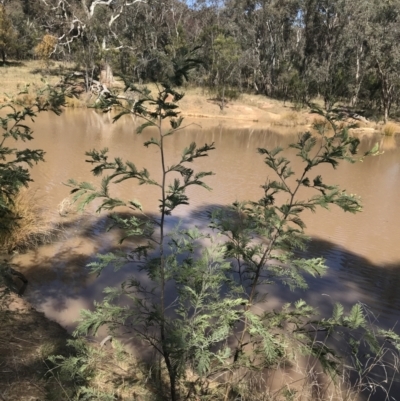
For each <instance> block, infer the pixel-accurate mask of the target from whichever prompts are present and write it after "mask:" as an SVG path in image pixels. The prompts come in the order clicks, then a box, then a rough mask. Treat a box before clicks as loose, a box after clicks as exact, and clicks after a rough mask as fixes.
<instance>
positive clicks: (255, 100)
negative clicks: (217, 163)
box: [0, 61, 400, 136]
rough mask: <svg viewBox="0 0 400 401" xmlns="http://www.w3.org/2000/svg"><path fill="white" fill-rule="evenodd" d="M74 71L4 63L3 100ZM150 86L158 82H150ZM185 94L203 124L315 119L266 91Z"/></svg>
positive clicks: (282, 124)
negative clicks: (222, 97) (228, 95)
mask: <svg viewBox="0 0 400 401" xmlns="http://www.w3.org/2000/svg"><path fill="white" fill-rule="evenodd" d="M71 71H74V66H73V65H72V64H69V63H64V62H53V63H52V64H51V65H50V66H49V67H46V66H45V65H44V64H43V62H41V61H24V62H10V63H8V64H7V65H6V66H3V67H0V82H1V91H0V103H1V102H5V101H6V100H7V99H8V98H9V97H11V96H15V95H17V94H18V93H19V92H21V91H23V90H24V89H25V88H26V87H27V86H30V87H41V86H42V85H43V83H44V82H47V83H50V84H56V83H57V82H59V81H60V78H61V77H62V76H63V74H66V73H68V72H71ZM148 86H149V88H150V89H155V86H154V85H152V84H150V85H148ZM122 87H123V84H122V82H121V80H120V79H119V78H118V77H117V78H116V80H115V83H114V85H112V86H111V89H121V88H122ZM182 90H183V91H184V92H185V97H184V98H183V99H182V100H181V102H180V108H181V112H182V115H183V116H184V117H187V118H191V119H201V120H202V125H203V126H207V125H215V123H216V122H217V123H222V124H224V125H225V126H227V127H229V126H232V127H235V128H237V127H250V126H251V127H253V126H254V127H257V128H262V127H263V126H269V127H272V128H273V127H276V128H277V129H279V130H280V131H281V130H288V132H292V130H290V129H291V128H294V127H298V128H300V129H301V130H307V129H309V128H310V126H311V125H312V123H313V122H314V121H315V115H313V114H311V113H310V112H309V110H308V109H298V108H297V107H295V105H294V104H292V103H290V102H285V103H284V102H282V101H279V100H276V99H271V98H267V97H266V96H263V95H255V94H248V93H244V94H240V95H239V96H238V97H237V99H235V100H230V101H227V103H226V105H225V107H223V108H221V102H220V101H219V100H218V99H216V98H215V95H213V94H211V93H210V92H209V91H208V90H207V89H205V88H193V87H190V86H186V87H184V88H182ZM95 99H96V98H95V96H94V95H93V96H90V95H87V94H84V95H82V96H81V98H79V99H75V98H73V99H67V105H68V107H73V108H80V107H86V106H87V105H88V104H91V103H93V102H94V101H95ZM21 100H22V101H24V102H26V103H28V104H29V102H30V101H31V100H33V95H30V94H29V93H27V94H23V95H21ZM349 123H357V125H358V128H357V130H356V131H355V132H356V133H359V134H362V135H365V134H368V133H369V134H370V133H374V132H380V133H381V134H382V135H387V136H393V135H396V134H397V133H400V124H398V123H395V122H390V123H388V124H386V125H383V124H382V123H376V122H372V121H371V122H366V121H357V120H352V119H350V120H349Z"/></svg>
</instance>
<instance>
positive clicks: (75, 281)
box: [14, 204, 400, 399]
mask: <svg viewBox="0 0 400 401" xmlns="http://www.w3.org/2000/svg"><path fill="white" fill-rule="evenodd" d="M219 207H221V206H220V205H216V204H215V205H207V206H204V207H203V206H198V207H197V208H194V210H192V211H191V212H190V213H188V214H186V215H181V216H179V217H169V218H168V220H167V227H168V229H169V230H170V229H172V228H173V227H174V226H176V225H177V224H178V223H179V225H180V228H182V229H185V228H191V227H193V226H197V227H198V228H199V229H200V230H206V231H207V232H209V233H211V230H210V229H209V228H208V215H209V212H210V211H211V210H212V209H214V208H219ZM127 216H128V215H125V217H127ZM109 225H110V219H109V218H108V217H107V216H100V217H99V216H90V215H75V216H73V217H72V218H70V219H69V220H68V221H66V222H65V223H64V228H65V233H66V234H65V239H64V240H59V241H58V242H56V243H54V244H51V245H48V246H47V245H45V246H43V247H41V248H40V249H38V250H36V251H33V252H28V253H27V254H25V255H20V256H17V258H16V261H15V262H14V263H17V264H18V263H19V261H20V262H21V264H20V267H21V272H23V274H24V275H25V276H26V277H27V278H28V280H29V286H28V289H27V291H26V297H27V299H28V300H29V301H30V302H31V303H32V304H33V305H34V306H35V307H37V308H38V309H39V310H43V311H44V312H45V313H46V315H47V316H48V317H49V318H51V319H54V320H56V321H58V322H59V323H60V324H62V325H63V326H64V327H66V328H67V329H68V330H70V331H71V330H73V328H74V327H75V325H76V321H77V319H78V318H79V311H80V310H81V309H82V308H86V309H92V308H93V302H94V301H99V300H101V298H102V291H103V289H104V288H105V287H113V286H119V284H120V283H121V282H122V281H123V280H126V279H127V278H128V277H130V276H134V277H135V278H136V279H139V280H141V281H142V282H143V283H144V284H145V285H146V284H147V285H151V282H150V280H149V278H148V277H147V275H146V274H145V272H143V271H140V269H138V268H137V266H135V265H134V264H133V263H127V264H126V265H124V266H123V268H122V269H121V270H119V271H118V272H116V273H114V271H113V268H112V267H108V268H106V269H105V271H104V272H103V273H102V274H101V275H100V276H99V277H98V278H96V277H95V276H93V275H91V274H90V273H89V269H88V267H87V264H88V263H90V262H93V261H94V260H95V259H96V256H95V255H96V254H97V253H103V254H104V253H107V252H119V251H126V250H128V249H129V247H130V246H133V245H134V242H129V241H127V242H126V243H123V244H122V245H120V244H118V240H119V238H120V237H121V232H118V230H111V231H109V232H106V231H107V228H108V227H109ZM304 256H306V257H317V256H318V257H323V258H325V260H326V264H327V265H328V267H329V270H328V272H327V274H326V275H325V276H323V277H321V278H312V277H308V278H307V281H308V284H309V290H307V291H303V290H296V291H293V292H292V291H290V290H289V288H287V287H284V286H282V285H280V284H276V285H271V286H269V288H268V289H266V291H267V292H268V299H267V302H266V303H265V304H263V305H262V308H265V309H269V308H279V306H280V305H282V304H283V303H287V302H294V301H296V300H298V299H304V300H305V301H306V302H307V303H309V304H310V305H312V306H314V307H317V308H318V310H319V312H320V313H321V315H322V316H324V317H328V316H330V314H331V312H332V308H333V305H334V304H335V303H336V302H340V303H341V304H342V305H343V306H344V308H345V310H347V311H348V310H350V308H351V306H352V305H354V304H355V303H356V302H362V303H363V304H365V305H367V306H368V308H369V309H370V311H371V316H372V320H374V323H376V324H377V325H379V326H380V327H382V328H385V329H390V328H394V329H395V331H396V332H398V331H399V330H398V329H397V326H396V324H397V322H398V320H399V319H400V291H398V288H399V285H400V260H399V261H398V262H396V263H392V264H390V265H377V264H374V263H371V262H370V261H369V260H368V259H366V258H364V257H362V256H360V255H357V254H356V253H354V252H351V251H348V250H347V249H346V248H345V247H343V246H339V245H338V244H335V243H333V242H330V241H327V240H324V239H320V238H312V240H311V241H310V244H309V247H308V251H307V252H306V254H305V255H304ZM173 299H174V289H173V288H172V287H170V288H169V289H168V301H169V302H172V301H173ZM393 391H395V394H400V386H398V383H397V382H396V383H395V386H394V388H393ZM377 399H378V398H377Z"/></svg>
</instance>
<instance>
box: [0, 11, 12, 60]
mask: <svg viewBox="0 0 400 401" xmlns="http://www.w3.org/2000/svg"><path fill="white" fill-rule="evenodd" d="M15 39H16V32H15V31H14V28H13V26H12V21H11V19H10V17H9V16H8V14H7V12H6V9H5V7H4V5H2V4H0V54H1V58H2V60H3V65H4V66H5V64H6V55H7V53H8V52H9V51H10V50H12V48H13V46H14V43H15Z"/></svg>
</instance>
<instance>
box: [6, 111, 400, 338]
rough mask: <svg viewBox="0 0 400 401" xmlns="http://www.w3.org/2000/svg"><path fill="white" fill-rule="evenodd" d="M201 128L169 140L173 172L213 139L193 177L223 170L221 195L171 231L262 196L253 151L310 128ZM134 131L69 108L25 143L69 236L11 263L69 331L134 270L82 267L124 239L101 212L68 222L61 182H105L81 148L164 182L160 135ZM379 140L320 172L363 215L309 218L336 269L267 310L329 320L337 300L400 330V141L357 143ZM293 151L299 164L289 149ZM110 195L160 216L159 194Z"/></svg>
mask: <svg viewBox="0 0 400 401" xmlns="http://www.w3.org/2000/svg"><path fill="white" fill-rule="evenodd" d="M194 122H195V123H196V124H201V125H203V126H204V127H203V128H200V127H199V126H198V125H193V126H191V127H190V128H188V129H185V130H183V131H181V132H180V133H178V134H176V135H175V136H173V137H170V138H169V139H168V141H167V145H166V146H167V164H172V161H173V160H176V159H177V158H178V157H179V155H180V154H181V151H182V149H183V148H184V147H186V146H188V144H189V143H190V142H192V141H195V142H196V143H197V144H198V145H203V144H204V143H210V142H215V147H216V150H215V151H213V152H211V153H210V156H209V157H207V158H202V159H200V160H199V161H198V162H196V163H195V164H194V167H195V169H196V170H197V171H199V170H211V171H213V172H214V173H215V175H214V176H212V177H208V179H207V183H208V184H209V185H210V186H211V187H212V188H213V190H212V192H208V191H206V190H205V189H202V188H194V189H191V190H190V191H189V196H190V199H191V203H190V206H188V207H180V208H179V209H178V211H177V214H176V216H175V217H174V218H173V219H172V220H171V221H170V223H169V224H170V225H171V226H172V225H173V224H174V223H176V222H177V221H181V224H182V225H183V226H185V225H187V226H191V225H199V226H203V227H205V226H206V225H207V219H206V215H207V211H208V210H210V208H212V207H215V206H224V205H227V204H230V203H232V202H233V201H235V200H245V199H252V200H256V199H258V198H260V197H261V196H262V192H261V189H260V185H262V184H263V183H264V182H265V180H266V178H267V177H268V175H269V174H271V173H270V172H269V171H268V168H267V167H266V166H265V165H264V163H263V158H262V157H261V156H259V155H258V154H257V153H256V148H257V147H266V148H272V147H276V146H281V147H285V146H287V145H288V144H289V143H291V142H293V141H294V140H295V139H296V135H297V133H298V132H300V131H302V129H301V127H300V128H290V129H289V128H288V129H285V132H284V131H282V132H279V131H277V127H260V126H257V125H254V126H253V127H247V128H246V127H242V128H240V127H238V128H235V129H229V128H226V127H225V125H224V124H223V123H220V124H218V123H217V122H214V121H203V122H202V121H194ZM136 124H137V121H135V120H134V119H132V118H130V117H127V118H125V119H122V120H121V121H119V122H118V123H116V124H112V123H111V120H110V116H109V115H108V114H98V113H96V112H95V111H92V110H90V111H87V110H84V111H80V110H77V111H70V110H67V111H66V112H65V113H64V114H63V115H62V116H61V117H57V116H54V115H51V114H46V115H43V116H41V117H40V118H38V120H37V122H36V123H35V125H34V130H35V141H34V142H33V143H32V144H30V145H29V146H30V147H31V148H34V147H35V148H42V149H44V150H45V151H46V152H47V153H46V163H42V164H40V165H38V166H35V167H34V169H33V178H34V180H35V182H34V184H33V185H32V187H33V188H35V189H36V191H37V196H38V197H39V199H40V200H39V201H40V202H41V203H42V204H44V205H45V207H46V210H47V213H48V214H49V216H51V218H52V219H53V220H54V221H60V220H62V221H63V222H64V226H65V228H64V230H65V231H64V233H63V236H62V238H61V239H60V240H59V241H56V242H55V243H53V244H51V245H45V246H41V247H40V248H39V249H37V250H35V251H31V252H28V253H26V254H23V255H17V256H15V257H14V259H13V262H14V263H16V264H17V265H19V267H20V269H21V271H23V272H24V273H25V274H26V276H27V277H28V279H29V286H28V289H27V292H26V297H27V299H28V300H29V301H31V303H32V304H33V305H34V306H35V307H36V308H38V309H39V310H42V311H44V312H45V313H46V315H47V316H48V317H50V318H52V319H54V320H56V321H58V322H59V323H60V324H61V325H63V326H64V327H66V328H67V329H68V330H72V329H73V328H74V327H75V324H76V320H77V319H78V317H79V311H80V309H82V308H91V307H92V305H93V301H94V300H99V299H100V298H101V292H102V289H103V288H104V287H105V286H111V285H114V284H118V283H119V282H120V281H121V279H122V278H123V277H124V276H126V275H127V274H128V273H129V269H125V270H124V269H123V270H122V271H120V272H119V273H118V274H115V273H114V272H113V271H112V270H107V271H106V272H105V273H104V274H102V275H101V276H100V277H99V278H95V277H93V276H91V275H89V274H88V272H87V269H86V268H85V266H86V264H87V263H89V262H91V261H92V260H94V255H95V253H97V252H106V251H108V250H109V249H112V248H115V247H116V246H117V242H118V235H117V234H116V233H114V232H112V231H111V232H108V233H105V232H104V231H105V228H106V226H107V224H108V223H107V219H106V218H105V217H104V216H103V215H95V214H94V213H93V212H94V209H95V207H94V206H92V207H90V208H88V209H87V210H86V212H85V213H83V214H69V215H68V216H67V217H61V216H60V215H59V214H58V207H59V204H60V203H61V202H62V201H63V199H65V198H66V197H67V196H68V194H69V188H68V187H66V186H65V185H63V183H65V182H66V181H67V180H68V179H69V178H74V179H76V180H78V181H82V180H86V181H90V182H93V183H98V182H99V179H97V178H94V177H93V176H92V175H91V173H90V165H89V164H88V163H85V155H84V152H85V151H87V150H90V149H101V148H104V147H108V148H109V149H110V156H120V157H122V158H123V159H128V160H131V161H133V162H134V163H135V164H136V166H137V167H139V168H141V167H146V168H148V169H149V171H150V173H151V174H153V175H154V177H158V175H159V173H158V172H159V157H158V154H157V151H156V149H155V148H149V149H146V148H145V147H144V146H143V145H142V144H143V142H144V141H145V140H148V139H150V137H151V136H152V135H154V133H153V132H151V131H145V132H144V133H143V134H142V135H136V134H135V132H134V131H135V126H136ZM230 124H231V125H232V123H230ZM376 142H380V144H381V150H383V151H384V154H383V155H381V156H378V157H369V158H367V159H365V160H364V162H362V163H357V164H349V163H342V164H341V165H340V166H339V168H338V169H337V170H333V169H332V168H330V167H329V166H325V167H324V168H321V169H320V170H319V171H318V173H320V174H322V176H323V177H324V181H325V182H327V183H333V184H339V185H340V186H341V187H342V188H344V189H346V190H347V191H348V192H351V193H356V194H358V195H359V196H361V198H362V201H363V205H364V210H363V212H362V213H359V214H356V215H352V214H349V213H344V212H342V211H340V210H339V209H337V208H332V209H331V210H330V211H326V210H319V211H318V212H317V213H316V214H311V213H310V214H307V215H306V216H305V221H306V223H307V233H308V235H309V236H310V237H312V242H311V244H310V247H309V251H308V252H309V254H310V255H315V256H323V257H324V258H326V261H327V264H328V266H329V268H330V269H329V271H328V273H327V274H326V276H324V277H323V278H321V279H318V280H317V279H312V280H309V283H310V290H309V291H307V292H303V291H296V292H295V293H291V292H290V291H289V290H288V289H285V288H282V287H276V288H272V289H271V290H270V291H269V292H270V295H269V306H277V305H279V304H281V303H282V302H286V301H293V300H295V299H298V298H303V299H305V300H306V301H308V302H310V303H311V304H313V305H314V306H317V307H319V309H320V311H321V312H322V313H326V314H328V313H329V312H330V310H331V308H332V305H333V304H334V302H337V301H339V302H341V303H342V304H343V305H344V306H345V307H350V306H351V305H352V304H354V303H355V302H357V301H360V302H363V303H365V304H366V305H368V306H369V308H370V310H371V311H372V312H373V313H374V315H375V316H376V318H377V319H378V320H379V324H381V325H382V326H383V327H385V328H390V327H395V330H396V331H398V332H399V333H400V327H398V324H397V322H398V320H399V319H400V290H399V288H400V202H399V199H400V137H384V138H382V137H381V136H375V137H374V136H371V135H369V136H365V137H361V149H362V150H367V149H368V148H371V147H372V146H373V145H374V143H376ZM288 155H289V157H291V158H292V159H293V157H292V156H293V153H288ZM299 168H301V163H299V161H297V160H294V170H295V171H296V170H297V169H299ZM113 194H114V195H116V196H119V197H122V198H136V199H139V200H140V201H141V202H142V204H143V206H144V210H145V211H146V212H149V213H156V212H157V199H158V198H159V197H158V194H157V192H156V190H154V188H151V187H146V186H137V185H136V184H134V183H133V182H132V183H129V182H125V183H124V184H122V185H119V186H117V187H114V189H113ZM143 279H145V277H143ZM396 325H397V328H396Z"/></svg>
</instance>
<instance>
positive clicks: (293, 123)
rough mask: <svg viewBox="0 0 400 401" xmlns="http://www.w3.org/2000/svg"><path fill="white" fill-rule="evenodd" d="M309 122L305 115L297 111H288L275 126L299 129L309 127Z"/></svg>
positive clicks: (275, 122)
mask: <svg viewBox="0 0 400 401" xmlns="http://www.w3.org/2000/svg"><path fill="white" fill-rule="evenodd" d="M307 124H308V121H307V119H306V117H305V116H304V114H302V113H299V112H297V111H294V110H292V111H288V112H286V113H283V114H282V115H281V116H280V119H279V120H277V121H274V123H273V125H278V126H282V127H298V126H299V125H307Z"/></svg>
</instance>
